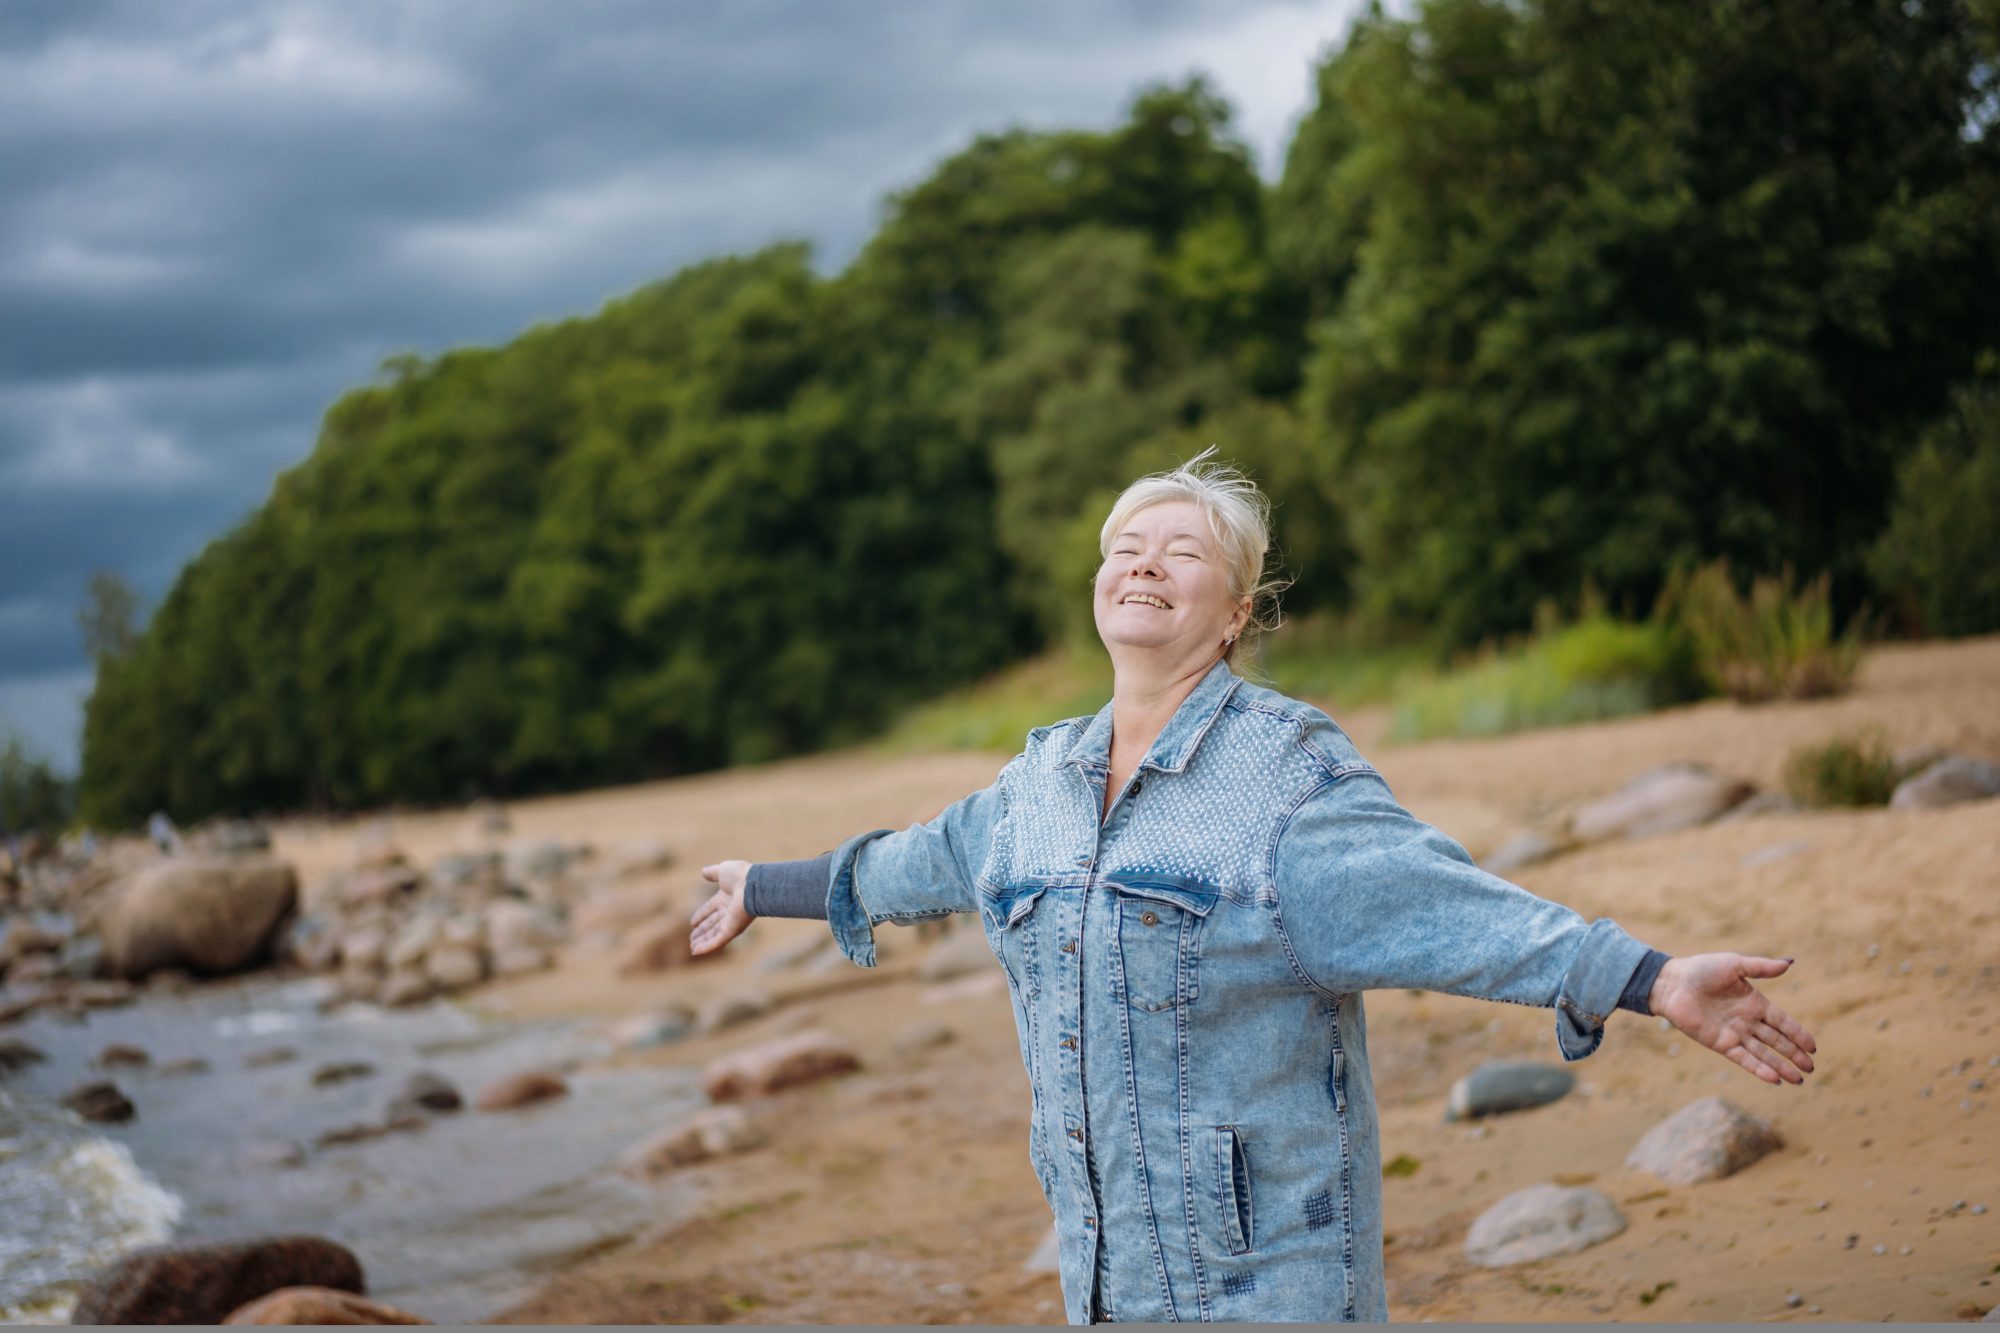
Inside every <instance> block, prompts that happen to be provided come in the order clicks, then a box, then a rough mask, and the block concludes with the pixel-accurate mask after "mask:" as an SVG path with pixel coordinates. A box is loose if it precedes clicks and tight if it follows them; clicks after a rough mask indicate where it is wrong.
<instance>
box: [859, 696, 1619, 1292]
mask: <svg viewBox="0 0 2000 1333" xmlns="http://www.w3.org/2000/svg"><path fill="white" fill-rule="evenodd" d="M1110 742H1111V706H1110V705H1109V704H1107V705H1106V706H1105V707H1104V708H1103V709H1102V710H1101V711H1099V712H1098V713H1097V715H1096V716H1095V717H1083V718H1075V719H1072V720H1070V721H1067V722H1060V723H1057V724H1055V725H1054V726H1049V727H1041V728H1038V729H1036V730H1035V731H1032V732H1030V733H1029V735H1028V740H1027V745H1026V748H1025V749H1024V750H1023V751H1022V752H1021V754H1019V755H1018V756H1016V757H1015V758H1014V759H1013V761H1012V762H1010V763H1009V764H1008V765H1007V766H1006V768H1005V769H1004V770H1002V772H1001V774H1000V776H999V778H998V779H997V780H996V781H995V782H994V783H993V785H992V786H990V787H988V788H986V789H985V790H983V791H980V792H976V793H974V794H973V795H971V796H968V797H966V798H965V799H964V800H962V801H959V802H957V803H956V804H954V805H952V806H951V807H950V808H948V809H946V810H945V811H944V812H943V813H942V814H940V815H938V816H937V818H935V819H933V820H931V821H930V822H929V823H926V824H918V825H913V826H912V827H910V828H907V829H904V830H903V831H901V832H890V831H888V830H878V831H876V832H873V833H867V834H862V835H860V836H859V837H855V838H850V839H848V840H847V841H846V842H844V843H842V844H841V845H840V846H839V847H838V848H837V849H836V850H835V852H834V856H833V866H832V871H831V875H830V884H829V889H828V896H827V917H828V921H829V924H830V927H831V929H832V931H833V934H834V937H835V939H836V940H837V941H838V942H839V945H840V947H841V949H842V950H843V952H845V953H846V954H847V956H848V957H849V958H851V959H852V960H853V961H855V962H856V963H859V964H861V965H863V966H873V965H874V963H875V944H874V936H873V927H874V926H876V925H878V924H880V923H882V922H885V921H894V922H905V921H912V920H918V919H922V918H926V917H934V916H938V915H941V914H944V913H948V912H977V913H978V914H979V919H980V922H981V924H982V926H983V928H984V930H985V933H986V938H987V942H988V943H989V944H990V945H991V946H992V948H993V951H994V953H995V954H997V955H998V956H999V958H1000V961H1001V962H1002V963H1003V964H1004V965H1005V967H1006V971H1007V979H1008V983H1009V989H1010V993H1011V996H1012V1001H1013V1011H1014V1023H1015V1026H1016V1027H1017V1028H1018V1030H1019V1035H1020V1040H1021V1054H1022V1058H1023V1060H1024V1061H1025V1062H1026V1065H1027V1069H1028V1078H1029V1082H1030V1084H1031V1085H1032V1087H1033V1090H1034V1106H1033V1118H1032V1130H1031V1133H1030V1150H1031V1152H1032V1155H1033V1159H1034V1165H1035V1170H1036V1174H1037V1175H1038V1176H1039V1177H1040V1180H1041V1186H1042V1191H1043V1193H1044V1194H1046V1195H1047V1197H1048V1202H1049V1206H1050V1207H1051V1208H1052V1209H1053V1210H1054V1212H1055V1218H1056V1233H1057V1240H1058V1245H1059V1250H1060V1264H1061V1273H1062V1290H1063V1303H1064V1307H1065V1311H1066V1313H1067V1316H1068V1318H1069V1320H1070V1321H1071V1322H1072V1323H1085V1322H1090V1321H1092V1320H1093V1319H1111V1320H1121V1321H1134V1320H1152V1321H1160V1320H1182V1319H1199V1320H1243V1321H1264V1320H1315V1321H1323V1320H1372V1321H1379V1320H1384V1319H1386V1318H1387V1317H1388V1308H1387V1302H1386V1298H1385V1296H1384V1291H1383V1282H1382V1200H1381V1192H1382V1169H1381V1152H1380V1143H1379V1135H1378V1132H1377V1128H1376V1119H1375V1098H1374V1086H1373V1083H1372V1081H1371V1080H1370V1077H1369V1072H1368V1048H1367V1042H1366V1025H1365V1022H1364V1019H1363V1016H1362V1005H1361V993H1362V992H1363V991H1366V990H1369V989H1371V988H1374V987H1416V988H1422V989H1426V990H1435V991H1444V992H1448V993H1450V994H1455V995H1476V996H1482V997H1484V998H1486V999H1492V1000H1506V1001H1510V1002H1513V1003H1516V1004H1528V1005H1538V1006H1542V1007H1545V1008H1553V1009H1554V1010H1555V1015H1556V1042H1557V1045H1558V1047H1559V1048H1560V1050H1561V1052H1562V1055H1563V1058H1564V1059H1567V1060H1575V1059H1579V1058H1581V1057H1583V1056H1586V1055H1588V1054H1590V1052H1591V1051H1593V1050H1595V1049H1596V1048H1597V1045H1598V1043H1599V1041H1601V1040H1602V1038H1603V1028H1604V1021H1605V1017H1606V1015H1608V1014H1609V1013H1610V1012H1611V1010H1612V1009H1613V1007H1614V1006H1615V1005H1616V1003H1617V1000H1618V997H1619V993H1620V991H1621V990H1622V989H1623V988H1624V986H1625V984H1626V981H1627V979H1628V978H1629V977H1631V976H1632V974H1633V972H1634V969H1635V968H1636V967H1637V965H1638V964H1639V962H1640V961H1641V959H1642V958H1643V957H1644V956H1645V954H1646V952H1647V950H1646V947H1645V946H1644V945H1642V944H1640V943H1639V942H1638V941H1636V940H1634V939H1633V938H1632V937H1630V936H1629V935H1627V934H1626V933H1625V932H1624V931H1623V930H1621V929H1619V928H1618V926H1617V925H1615V924H1614V923H1612V922H1611V921H1609V920H1598V921H1595V922H1587V921H1585V920H1583V919H1582V918H1581V917H1579V916H1578V915H1577V914H1576V913H1574V912H1572V911H1570V910H1569V909H1568V908H1565V907H1561V906H1558V905H1557V904H1554V903H1550V902H1547V901H1545V900H1543V899H1541V898H1537V897H1535V896H1534V895H1533V894H1530V893H1528V892H1527V891H1526V890H1524V889H1521V888H1517V887H1515V886H1514V885H1512V884H1509V883H1507V882H1506V881H1504V880H1501V879H1498V878H1496V877H1494V876H1493V875H1490V874H1487V873H1486V872H1485V871H1482V870H1480V869H1478V868H1477V867H1476V866H1474V864H1473V863H1472V860H1471V859H1470V858H1469V857H1468V856H1467V855H1466V853H1465V851H1464V850H1463V849H1462V848H1461V847H1459V845H1458V844H1457V843H1456V842H1454V841H1452V839H1450V838H1448V837H1446V836H1445V835H1444V834H1442V833H1440V832H1438V830H1436V829H1434V828H1432V827H1431V826H1429V825H1428V824H1425V823H1423V822H1421V821H1420V820H1418V819H1416V818H1415V817H1413V816H1412V815H1410V814H1409V813H1408V812H1407V811H1405V810H1404V809H1403V808H1402V807H1401V806H1400V805H1398V804H1397V803H1396V800H1395V798H1394V797H1393V796H1392V795H1391V794H1390V792H1389V788H1388V786H1387V785H1386V784H1385V783H1384V782H1383V780H1382V778H1381V777H1380V775H1378V774H1377V773H1376V771H1375V770H1374V769H1373V768H1372V767H1371V766H1370V765H1369V764H1368V763H1367V762H1366V761H1365V760H1363V759H1362V758H1361V756H1360V754H1359V753H1357V752H1356V750H1355V748H1354V746H1353V744H1352V743H1351V742H1350V741H1349V740H1348V738H1347V736H1346V734H1345V733H1343V732H1342V731H1341V730H1340V728H1339V727H1338V726H1336V725H1334V723H1333V720H1332V719H1331V718H1329V717H1328V716H1327V715H1326V714H1325V713H1323V712H1321V711H1320V710H1319V709H1317V708H1313V707H1311V706H1310V705H1308V704H1304V703H1300V702H1298V701H1297V700H1294V699H1290V698H1287V697H1285V696H1284V695H1281V694H1277V693H1275V692H1273V691H1271V690H1266V689H1262V688H1259V687H1257V686H1255V685H1252V684H1249V683H1247V682H1245V681H1243V680H1241V679H1240V678H1239V677H1237V676H1236V675H1235V673H1234V672H1232V671H1231V670H1230V669H1229V667H1228V665H1227V664H1226V663H1223V662H1218V663H1216V665H1215V666H1214V667H1213V668H1212V669H1210V671H1209V672H1208V674H1207V675H1206V676H1205V677H1204V678H1203V679H1202V681H1201V682H1200V684H1199V685H1197V686H1196V687H1195V689H1194V691H1193V692H1192V693H1191V694H1189V695H1188V697H1187V698H1186V699H1185V700H1184V701H1183V702H1182V704H1181V706H1180V708H1179V710H1178V711H1177V712H1176V713H1175V714H1174V716H1173V718H1172V720H1171V721H1170V722H1169V723H1168V724H1167V726H1166V728H1165V730H1163V731H1162V732H1161V733H1160V736H1159V739H1158V740H1157V741H1156V742H1155V743H1154V744H1153V747H1152V750H1151V751H1150V752H1149V753H1148V754H1147V755H1146V757H1145V759H1144V760H1142V761H1141V762H1140V765H1139V768H1138V770H1137V773H1136V775H1135V776H1134V778H1133V779H1132V781H1131V782H1129V783H1128V784H1127V785H1126V787H1125V789H1124V790H1123V791H1122V792H1120V793H1119V794H1118V797H1117V800H1116V803H1115V804H1114V805H1113V806H1112V807H1111V809H1110V811H1109V813H1108V815H1107V816H1105V817H1104V818H1103V819H1102V820H1101V821H1100V818H1099V812H1100V811H1102V810H1103V809H1104V785H1105V783H1106V782H1107V781H1108V779H1109V754H1110Z"/></svg>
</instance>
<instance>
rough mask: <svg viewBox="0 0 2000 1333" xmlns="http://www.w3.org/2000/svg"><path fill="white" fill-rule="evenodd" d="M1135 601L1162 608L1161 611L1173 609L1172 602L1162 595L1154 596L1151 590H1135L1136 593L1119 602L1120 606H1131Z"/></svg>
mask: <svg viewBox="0 0 2000 1333" xmlns="http://www.w3.org/2000/svg"><path fill="white" fill-rule="evenodd" d="M1134 602H1136V603H1138V604H1139V605H1140V606H1151V607H1156V608H1158V609H1159V610H1161V611H1171V610H1173V607H1172V605H1171V604H1169V603H1168V602H1167V600H1166V599H1165V598H1162V597H1155V596H1153V594H1151V593H1149V592H1135V593H1133V594H1132V595H1131V596H1129V597H1127V598H1125V599H1124V600H1123V601H1121V602H1120V603H1119V605H1120V606H1130V605H1132V604H1133V603H1134Z"/></svg>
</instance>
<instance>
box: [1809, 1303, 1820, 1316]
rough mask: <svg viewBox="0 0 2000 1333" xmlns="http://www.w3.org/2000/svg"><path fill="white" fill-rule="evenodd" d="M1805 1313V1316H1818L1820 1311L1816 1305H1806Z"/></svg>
mask: <svg viewBox="0 0 2000 1333" xmlns="http://www.w3.org/2000/svg"><path fill="white" fill-rule="evenodd" d="M1806 1313H1807V1314H1819V1313H1821V1311H1820V1308H1819V1307H1818V1306H1817V1305H1808V1306H1807V1307H1806Z"/></svg>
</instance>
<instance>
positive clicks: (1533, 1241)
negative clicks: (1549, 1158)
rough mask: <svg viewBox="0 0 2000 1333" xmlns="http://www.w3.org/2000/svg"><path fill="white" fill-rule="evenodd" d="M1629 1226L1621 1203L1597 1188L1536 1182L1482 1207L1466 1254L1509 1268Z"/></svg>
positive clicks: (1571, 1251) (1566, 1251)
mask: <svg viewBox="0 0 2000 1333" xmlns="http://www.w3.org/2000/svg"><path fill="white" fill-rule="evenodd" d="M1624 1229H1625V1215H1624V1214H1623V1213H1621V1212H1619V1211H1618V1205H1617V1204H1615V1203H1613V1202H1611V1200H1610V1199H1609V1198H1607V1197H1605V1196H1604V1195H1603V1194H1600V1193H1599V1192H1598V1191H1596V1190H1593V1189H1584V1188H1581V1187H1565V1186H1562V1185H1530V1186H1528V1188H1526V1189H1524V1190H1516V1191H1515V1192H1514V1193H1512V1194H1509V1195H1508V1196H1507V1197H1506V1198H1504V1199H1502V1200H1500V1202H1498V1203H1496V1204H1494V1205H1493V1206H1492V1207H1491V1208H1488V1209H1487V1210H1486V1211H1485V1212H1483V1213H1481V1214H1480V1215H1479V1216H1478V1218H1477V1219H1476V1220H1474V1222H1473V1224H1472V1226H1471V1227H1470V1228H1469V1229H1468V1230H1467V1231H1466V1233H1465V1257H1466V1258H1468V1259H1470V1260H1472V1262H1473V1263H1475V1264H1478V1265H1479V1266H1480V1267H1481V1268H1505V1267H1507V1266H1509V1265H1510V1264H1525V1263H1531V1262H1533V1261H1534V1260H1536V1259H1547V1258H1551V1257H1552V1256H1554V1255H1558V1254H1575V1253H1576V1252H1577V1251H1578V1250H1586V1249H1589V1248H1590V1247H1591V1246H1593V1245H1596V1244H1598V1243H1599V1242H1601V1241H1607V1240H1610V1239H1611V1238H1612V1237H1613V1236H1615V1235H1617V1234H1618V1233H1619V1232H1621V1231H1623V1230H1624Z"/></svg>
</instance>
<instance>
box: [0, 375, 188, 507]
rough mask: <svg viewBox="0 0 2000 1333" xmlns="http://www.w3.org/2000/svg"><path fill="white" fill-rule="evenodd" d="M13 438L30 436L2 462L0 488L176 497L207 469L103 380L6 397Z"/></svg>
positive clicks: (35, 390)
mask: <svg viewBox="0 0 2000 1333" xmlns="http://www.w3.org/2000/svg"><path fill="white" fill-rule="evenodd" d="M6 406H7V407H8V408H10V409H11V410H10V411H9V412H8V414H7V415H8V416H9V417H11V418H12V421H11V422H10V423H9V432H10V434H13V435H15V436H17V437H18V436H25V437H27V438H26V439H25V440H17V441H16V442H14V443H13V444H12V445H11V447H10V449H9V454H10V455H11V456H10V457H7V458H4V459H0V486H4V487H7V488H10V489H11V488H13V487H34V488H36V489H50V488H59V489H84V488H95V489H100V490H113V491H131V490H142V491H154V492H158V491H173V490H177V489H180V488H182V487H184V486H186V485H188V484H190V483H193V482H197V481H200V480H201V479H202V478H204V477H206V476H207V475H208V474H209V465H208V464H207V463H206V462H204V461H203V460H202V459H201V458H199V457H197V456H196V454H195V453H194V451H193V450H191V449H189V448H187V447H186V446H185V445H184V444H182V443H181V441H180V440H178V439H176V438H175V437H174V435H173V434H171V433H170V432H168V431H167V430H165V429H163V428H161V427H159V426H157V425H151V424H148V423H147V422H146V421H144V420H142V419H141V418H140V417H138V416H137V415H135V414H134V413H133V412H132V411H131V410H130V409H129V407H128V406H127V404H126V402H125V398H124V395H122V394H121V393H119V392H118V390H117V389H116V388H114V387H113V386H112V385H111V384H109V383H107V382H106V381H104V380H102V379H96V378H93V379H85V380H80V381H77V382H74V383H70V384H63V385H58V386H52V387H42V388H34V389H24V390H19V391H16V392H14V393H12V394H9V395H8V401H7V403H6Z"/></svg>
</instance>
